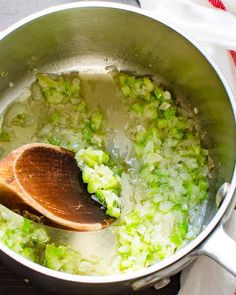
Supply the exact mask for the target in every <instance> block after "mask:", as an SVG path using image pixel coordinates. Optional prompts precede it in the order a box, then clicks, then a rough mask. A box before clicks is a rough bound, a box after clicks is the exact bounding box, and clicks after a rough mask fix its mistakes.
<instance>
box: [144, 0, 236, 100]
mask: <svg viewBox="0 0 236 295" xmlns="http://www.w3.org/2000/svg"><path fill="white" fill-rule="evenodd" d="M223 2H224V3H223ZM140 4H141V7H142V8H143V9H146V10H149V11H150V12H151V13H152V14H153V15H154V16H157V17H158V16H160V17H161V18H163V17H164V18H165V19H167V20H168V21H169V22H170V23H172V24H174V25H175V26H176V27H179V28H181V29H182V30H183V31H185V32H186V33H188V34H189V35H191V36H192V37H193V38H195V39H196V40H197V41H199V43H200V44H201V45H202V47H203V48H204V49H205V50H206V51H207V52H208V53H209V54H210V55H211V57H212V58H213V59H214V60H215V62H216V63H217V64H218V66H219V67H220V68H221V70H222V72H223V74H224V75H225V77H226V79H227V80H228V83H229V84H230V86H231V89H232V90H233V92H234V93H235V95H236V66H235V65H236V53H235V51H236V0H222V1H219V0H209V1H208V0H140ZM215 6H216V7H219V8H216V7H215ZM232 55H233V56H232ZM233 57H234V59H233Z"/></svg>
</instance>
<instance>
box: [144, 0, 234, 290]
mask: <svg viewBox="0 0 236 295" xmlns="http://www.w3.org/2000/svg"><path fill="white" fill-rule="evenodd" d="M140 4H141V7H142V8H143V9H146V10H149V11H150V12H151V13H152V14H153V16H154V17H155V16H156V17H158V16H160V17H161V18H162V19H163V18H165V19H166V20H168V22H169V23H172V24H174V25H175V26H176V27H178V28H181V29H182V30H183V31H185V32H186V33H188V34H189V35H190V36H191V37H193V38H195V39H196V40H197V41H198V42H199V43H200V44H201V45H202V47H203V48H204V49H205V50H206V51H207V52H208V54H209V55H210V56H211V57H212V58H213V59H214V61H215V62H216V63H217V64H218V66H219V67H220V69H221V71H222V72H223V74H224V76H225V78H226V80H227V81H228V83H229V85H230V87H231V89H232V91H233V93H234V94H235V97H236V0H140ZM227 232H228V234H229V236H230V237H231V238H233V239H235V240H236V211H235V212H234V213H233V215H232V217H231V219H230V220H229V221H228V224H227ZM190 294H191V295H206V294H207V295H236V278H235V277H233V276H232V275H231V274H230V273H229V272H227V271H226V270H224V269H223V268H222V267H221V266H219V265H218V264H217V263H216V262H214V261H213V260H212V259H210V258H208V257H206V256H202V257H199V258H198V259H197V260H196V261H195V262H194V263H193V264H192V265H190V266H189V267H188V268H186V269H185V270H184V271H183V272H182V274H181V289H180V292H179V295H190Z"/></svg>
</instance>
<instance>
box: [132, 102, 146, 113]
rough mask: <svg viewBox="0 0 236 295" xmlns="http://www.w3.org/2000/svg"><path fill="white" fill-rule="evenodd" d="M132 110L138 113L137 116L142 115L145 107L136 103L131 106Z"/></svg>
mask: <svg viewBox="0 0 236 295" xmlns="http://www.w3.org/2000/svg"><path fill="white" fill-rule="evenodd" d="M131 109H132V110H133V111H134V112H135V113H136V114H142V113H143V110H144V106H143V105H142V104H141V103H134V104H133V105H131Z"/></svg>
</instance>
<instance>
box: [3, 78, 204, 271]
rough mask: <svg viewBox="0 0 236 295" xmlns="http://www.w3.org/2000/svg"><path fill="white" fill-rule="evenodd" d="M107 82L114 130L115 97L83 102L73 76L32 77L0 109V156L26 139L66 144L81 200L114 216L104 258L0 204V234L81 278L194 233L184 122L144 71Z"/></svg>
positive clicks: (193, 152) (139, 263)
mask: <svg viewBox="0 0 236 295" xmlns="http://www.w3.org/2000/svg"><path fill="white" fill-rule="evenodd" d="M114 79H115V83H116V86H115V87H116V88H117V90H118V89H119V91H118V92H117V93H118V94H117V95H118V100H119V107H120V108H121V110H123V111H125V112H126V116H127V120H124V122H122V124H123V125H122V128H121V129H116V128H115V127H114V128H113V127H111V126H109V124H108V122H109V118H112V117H114V118H115V116H116V108H117V107H118V104H117V105H113V104H112V102H111V101H109V97H108V98H107V107H106V109H104V108H102V107H101V106H100V105H99V104H97V105H96V106H95V108H91V107H90V106H89V104H88V103H87V97H86V96H84V95H82V93H83V80H82V79H81V78H80V76H79V75H78V74H68V75H55V74H37V75H36V81H35V82H34V83H33V85H32V86H31V89H30V94H29V95H28V96H27V97H24V98H21V99H19V100H17V101H15V102H14V103H12V104H11V105H10V106H9V107H8V109H7V110H6V112H5V113H4V115H3V120H2V122H3V123H2V125H1V129H0V157H3V156H5V155H6V154H7V153H8V152H10V151H11V150H13V149H14V148H16V147H17V146H20V145H22V144H26V143H30V142H46V143H51V144H53V145H57V146H61V147H64V148H67V149H69V150H72V151H73V152H75V153H76V155H75V158H76V160H77V163H78V166H79V168H80V169H81V171H82V178H83V181H84V182H85V183H86V184H87V189H88V192H89V193H90V194H91V197H92V198H94V199H95V200H96V201H97V202H99V203H100V204H102V206H103V207H104V208H105V210H106V214H107V215H110V216H113V217H115V218H117V220H116V221H115V222H114V223H113V224H112V225H111V226H110V227H109V228H108V229H106V231H108V232H109V234H110V235H111V236H112V237H113V238H114V242H113V239H111V240H109V239H108V240H107V243H111V245H110V248H112V249H113V250H114V253H115V254H114V255H113V257H112V261H111V259H109V260H107V261H106V257H104V256H102V254H101V255H99V254H97V253H99V251H97V252H96V254H93V253H91V256H90V258H88V257H87V256H86V257H85V256H83V253H80V252H79V251H75V250H73V249H71V248H69V247H68V246H67V245H66V243H65V244H59V243H55V241H54V240H53V239H52V237H51V236H50V234H49V233H48V232H47V229H46V228H44V227H42V226H39V225H38V224H36V223H35V222H33V221H30V220H28V219H27V218H23V217H19V216H18V217H16V216H17V215H15V214H13V213H12V212H11V211H9V210H7V209H6V208H4V207H3V206H1V207H0V240H1V241H2V242H3V243H4V244H6V245H7V246H8V247H9V248H11V249H12V250H14V251H15V252H17V253H19V254H21V255H23V256H25V257H27V258H28V259H30V260H32V261H35V262H37V263H39V264H42V265H44V266H47V267H49V268H51V269H54V270H58V271H63V272H68V273H73V274H83V275H95V274H96V275H97V274H98V275H99V274H100V275H109V274H114V273H121V272H129V271H134V270H138V269H140V268H143V267H147V266H149V265H151V264H153V263H155V262H157V261H161V260H162V259H164V258H165V257H168V256H171V255H173V254H174V253H175V252H176V251H177V250H178V249H179V248H181V247H183V246H184V245H185V244H187V243H189V241H191V240H192V239H194V238H195V237H196V235H197V234H198V233H199V231H200V230H201V220H200V218H199V216H200V215H201V210H202V208H203V206H204V202H205V200H206V198H207V190H208V176H209V169H208V166H207V161H208V151H207V150H206V149H205V148H203V146H202V144H201V140H200V135H199V133H198V132H197V130H196V128H195V125H194V121H193V119H192V118H190V117H189V116H187V115H186V113H185V112H183V110H182V108H181V107H180V106H177V105H176V103H175V101H174V100H173V98H172V96H171V94H170V92H168V91H167V90H165V89H163V88H162V87H160V86H159V85H158V84H157V83H155V82H154V81H153V79H151V78H150V77H136V76H133V75H127V74H123V73H120V74H119V75H118V77H114ZM109 116H110V117H109ZM121 133H122V134H123V141H122V140H121V139H119V135H120V134H121ZM121 137H122V136H121ZM124 142H125V144H124ZM95 235H96V233H95ZM98 250H99V249H98ZM101 252H102V251H101Z"/></svg>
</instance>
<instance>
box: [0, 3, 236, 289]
mask: <svg viewBox="0 0 236 295" xmlns="http://www.w3.org/2000/svg"><path fill="white" fill-rule="evenodd" d="M76 8H101V9H103V8H104V9H106V8H108V9H109V8H111V9H116V10H122V11H128V12H130V13H135V14H138V15H139V16H141V17H147V18H150V19H153V20H155V21H158V22H160V23H162V24H163V25H165V26H167V27H169V28H170V29H172V30H173V31H174V32H176V33H177V34H179V35H180V36H182V37H183V38H185V39H186V40H187V41H188V42H190V43H191V45H192V46H194V47H195V48H196V49H197V50H198V51H199V52H200V53H201V54H202V55H203V57H205V59H206V60H207V61H208V63H209V64H210V65H211V66H212V68H213V69H214V70H215V72H216V73H217V75H218V77H219V78H220V80H221V82H222V84H223V86H224V88H225V91H226V93H227V94H228V97H229V101H230V103H231V107H232V110H233V114H234V118H235V122H236V101H235V99H234V95H233V93H232V90H231V89H230V86H229V84H228V82H227V81H226V79H225V77H224V75H223V73H222V72H221V70H220V69H219V66H218V65H217V64H216V63H215V62H214V60H213V58H211V56H210V55H209V54H208V53H207V52H206V51H205V50H204V49H203V48H202V47H201V45H200V44H199V43H198V42H197V41H196V40H195V39H194V38H193V37H191V36H189V35H188V34H187V33H186V32H185V31H184V30H182V29H181V28H178V27H177V26H176V25H175V24H173V23H171V22H170V21H169V20H166V19H164V18H162V17H156V16H155V15H154V14H152V13H151V12H146V11H144V10H143V9H141V8H136V7H132V6H130V5H127V4H118V3H113V2H102V1H92V2H88V1H83V2H76V3H67V4H61V5H56V6H52V7H49V8H46V9H43V10H41V11H39V12H36V13H33V14H31V15H30V16H27V17H25V18H23V19H22V20H20V21H18V22H16V23H15V24H13V25H11V26H10V27H9V28H7V29H6V30H4V31H3V32H2V33H0V41H1V40H2V39H4V38H5V37H7V36H8V35H9V34H11V33H13V32H14V31H15V30H17V29H19V28H20V27H22V26H23V25H26V24H27V23H30V22H31V21H34V20H36V19H38V18H40V17H43V16H45V15H49V14H52V13H55V12H60V11H63V10H69V9H76ZM233 183H236V165H235V168H234V173H233V176H232V179H231V185H230V189H229V191H228V193H227V196H226V197H225V198H224V201H223V202H222V204H221V206H220V208H219V209H218V211H217V213H216V214H215V216H214V217H213V219H212V220H211V221H210V223H209V224H208V225H207V226H206V227H205V228H204V229H203V230H202V232H201V233H200V234H199V235H198V236H197V237H196V238H195V239H194V240H193V241H191V242H190V243H189V244H187V245H186V246H184V247H183V248H182V249H180V250H179V251H177V252H176V253H175V254H174V255H172V256H170V257H168V258H166V259H164V260H163V261H160V262H157V263H155V264H153V265H151V266H149V267H147V268H142V269H141V270H138V271H134V272H131V273H124V274H115V275H106V276H82V275H73V274H68V273H63V272H59V271H55V270H51V269H49V268H47V267H45V266H42V265H39V264H37V263H35V262H32V261H30V260H28V259H27V258H25V257H23V256H21V255H19V254H17V253H15V252H14V251H12V250H10V249H9V248H8V247H7V246H6V245H4V244H3V243H2V242H0V251H3V252H4V253H5V254H6V255H8V256H10V257H11V258H12V259H14V260H16V261H17V262H19V263H20V264H22V265H24V266H26V267H28V268H30V269H32V270H34V271H36V272H39V273H42V274H44V275H47V276H49V277H52V278H56V279H61V280H66V281H72V282H81V283H94V284H102V283H114V282H121V281H128V280H134V279H137V278H139V277H143V276H147V275H150V274H153V273H155V272H157V271H160V270H161V269H164V268H166V267H168V266H170V265H171V264H173V263H175V262H176V261H178V260H180V259H181V258H182V257H184V256H186V255H187V254H189V253H190V252H191V251H193V250H194V249H196V248H197V246H198V245H199V244H200V243H202V242H203V241H204V240H205V239H206V238H207V237H208V236H209V235H210V233H211V232H212V231H213V230H214V228H215V227H216V226H217V224H218V223H219V222H220V220H221V219H222V217H223V215H224V214H225V212H226V210H227V209H228V207H230V204H231V203H232V200H233V195H234V191H235V187H234V186H235V185H234V186H233Z"/></svg>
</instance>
